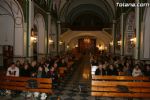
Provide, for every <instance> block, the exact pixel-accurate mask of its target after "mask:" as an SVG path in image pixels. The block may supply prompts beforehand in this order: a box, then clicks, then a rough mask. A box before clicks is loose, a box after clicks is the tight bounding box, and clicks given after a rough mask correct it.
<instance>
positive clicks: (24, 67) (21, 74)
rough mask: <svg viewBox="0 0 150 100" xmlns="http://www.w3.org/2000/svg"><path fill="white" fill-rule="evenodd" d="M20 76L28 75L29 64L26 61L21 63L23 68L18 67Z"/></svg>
mask: <svg viewBox="0 0 150 100" xmlns="http://www.w3.org/2000/svg"><path fill="white" fill-rule="evenodd" d="M20 76H22V77H30V69H29V64H28V63H25V64H24V65H23V68H21V69H20Z"/></svg>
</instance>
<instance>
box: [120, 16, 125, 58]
mask: <svg viewBox="0 0 150 100" xmlns="http://www.w3.org/2000/svg"><path fill="white" fill-rule="evenodd" d="M124 15H125V13H122V14H121V24H120V25H121V26H120V29H121V56H122V57H123V56H124V43H125V39H124Z"/></svg>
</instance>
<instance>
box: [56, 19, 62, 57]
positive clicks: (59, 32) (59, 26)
mask: <svg viewBox="0 0 150 100" xmlns="http://www.w3.org/2000/svg"><path fill="white" fill-rule="evenodd" d="M60 34H61V25H60V21H59V20H58V21H57V36H56V37H57V38H56V41H57V47H56V48H57V54H59V52H60V47H59V41H60V39H59V38H60Z"/></svg>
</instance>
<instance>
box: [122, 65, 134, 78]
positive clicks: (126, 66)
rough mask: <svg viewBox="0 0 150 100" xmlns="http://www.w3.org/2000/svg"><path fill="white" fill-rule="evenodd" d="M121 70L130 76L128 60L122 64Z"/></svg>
mask: <svg viewBox="0 0 150 100" xmlns="http://www.w3.org/2000/svg"><path fill="white" fill-rule="evenodd" d="M123 72H124V75H125V76H131V72H132V71H131V67H130V64H129V63H128V62H126V63H125V65H124V66H123Z"/></svg>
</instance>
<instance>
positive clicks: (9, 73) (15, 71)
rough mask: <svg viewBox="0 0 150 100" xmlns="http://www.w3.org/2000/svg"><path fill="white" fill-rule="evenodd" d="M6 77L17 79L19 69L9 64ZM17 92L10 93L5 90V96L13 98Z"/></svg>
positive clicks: (13, 64)
mask: <svg viewBox="0 0 150 100" xmlns="http://www.w3.org/2000/svg"><path fill="white" fill-rule="evenodd" d="M6 76H12V77H19V68H18V67H17V66H16V65H15V63H11V65H10V67H8V69H7V72H6ZM17 93H19V92H18V91H10V90H6V94H8V95H9V94H11V95H12V96H15V95H16V94H17Z"/></svg>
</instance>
